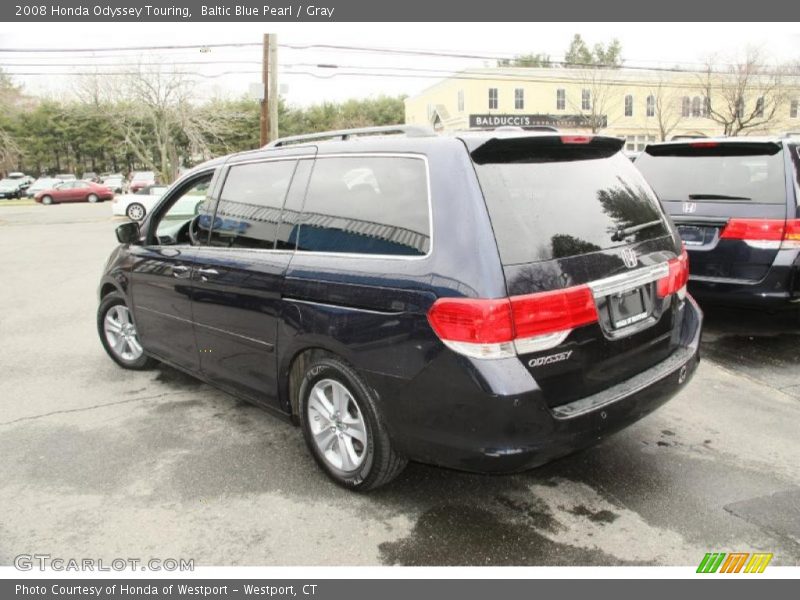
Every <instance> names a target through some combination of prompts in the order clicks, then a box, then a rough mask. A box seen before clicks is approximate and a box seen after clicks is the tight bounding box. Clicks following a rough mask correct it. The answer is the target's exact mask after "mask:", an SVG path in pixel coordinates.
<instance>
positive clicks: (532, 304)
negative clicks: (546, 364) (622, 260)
mask: <svg viewBox="0 0 800 600" xmlns="http://www.w3.org/2000/svg"><path fill="white" fill-rule="evenodd" d="M597 320H598V317H597V308H596V307H595V303H594V297H593V296H592V291H591V289H589V286H586V285H581V286H575V287H570V288H566V289H563V290H553V291H550V292H540V293H536V294H526V295H524V296H512V297H510V298H499V299H486V300H484V299H473V298H440V299H439V300H437V301H436V302H434V304H433V306H432V307H431V308H430V310H429V311H428V321H429V322H430V324H431V327H432V328H433V330H434V332H436V335H438V336H439V338H440V339H441V340H442V341H443V342H444V343H445V345H447V346H448V347H449V348H451V349H452V350H454V351H456V352H458V353H460V354H465V355H467V356H472V357H475V358H508V357H511V356H515V355H516V354H517V352H519V353H527V352H535V351H538V350H546V349H547V348H552V347H554V346H557V345H559V344H560V343H561V342H562V341H563V340H564V339H565V338H566V337H567V335H569V333H570V332H571V331H572V330H573V329H574V328H576V327H580V326H582V325H588V324H590V323H595V322H597Z"/></svg>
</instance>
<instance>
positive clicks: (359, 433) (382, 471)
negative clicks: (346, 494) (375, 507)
mask: <svg viewBox="0 0 800 600" xmlns="http://www.w3.org/2000/svg"><path fill="white" fill-rule="evenodd" d="M299 413H300V423H301V426H302V428H303V436H304V437H305V440H306V445H307V446H308V448H309V450H310V451H311V453H312V455H313V456H314V459H315V460H316V461H317V463H318V464H319V465H320V467H322V469H323V470H324V471H325V473H326V474H327V475H328V476H329V477H330V478H331V479H333V481H335V482H336V483H338V484H339V485H341V486H343V487H346V488H349V489H352V490H356V491H367V490H371V489H374V488H376V487H379V486H381V485H384V484H386V483H388V482H390V481H391V480H392V479H394V478H395V477H397V476H398V475H399V474H400V472H401V471H402V470H403V469H404V468H405V466H406V464H407V462H408V461H407V460H406V459H405V458H404V457H402V456H400V455H399V454H397V452H396V451H395V450H394V448H393V447H392V443H391V440H390V439H389V435H388V433H387V431H386V428H385V426H384V425H383V423H382V422H381V419H380V415H379V412H378V408H377V406H376V404H375V399H374V395H373V394H372V392H371V391H370V390H369V388H368V387H367V385H366V384H365V383H364V381H363V380H362V379H361V377H360V376H359V375H358V374H357V373H356V372H355V371H354V370H353V369H352V368H350V367H349V366H348V365H346V364H344V363H343V362H342V361H340V360H337V359H335V358H323V359H320V360H318V361H316V362H314V363H312V364H311V365H310V366H309V367H308V369H307V370H306V373H305V376H304V377H303V381H302V383H301V385H300V392H299Z"/></svg>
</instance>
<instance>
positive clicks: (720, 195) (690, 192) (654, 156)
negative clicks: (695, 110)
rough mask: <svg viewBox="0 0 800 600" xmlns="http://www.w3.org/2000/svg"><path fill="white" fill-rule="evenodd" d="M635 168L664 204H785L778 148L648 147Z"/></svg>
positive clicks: (782, 173)
mask: <svg viewBox="0 0 800 600" xmlns="http://www.w3.org/2000/svg"><path fill="white" fill-rule="evenodd" d="M636 166H637V167H638V168H639V170H640V171H641V172H642V173H643V174H644V176H645V178H646V179H647V181H648V182H649V183H650V185H651V186H653V189H654V190H655V192H656V194H658V197H659V198H660V199H661V200H663V201H683V202H686V201H693V202H743V203H748V204H751V203H752V204H783V203H785V202H786V182H785V170H784V161H783V152H782V151H781V147H780V145H778V144H773V143H767V144H757V143H753V144H750V143H747V144H745V143H737V144H716V145H714V144H713V143H712V144H709V145H703V144H702V143H701V144H676V145H666V146H649V147H648V148H647V149H646V150H645V152H644V153H642V155H641V156H640V157H639V159H638V160H637V161H636Z"/></svg>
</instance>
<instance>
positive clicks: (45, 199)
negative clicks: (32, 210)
mask: <svg viewBox="0 0 800 600" xmlns="http://www.w3.org/2000/svg"><path fill="white" fill-rule="evenodd" d="M52 203H53V198H52V196H42V204H52Z"/></svg>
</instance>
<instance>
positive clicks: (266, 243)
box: [210, 160, 297, 250]
mask: <svg viewBox="0 0 800 600" xmlns="http://www.w3.org/2000/svg"><path fill="white" fill-rule="evenodd" d="M296 164H297V161H295V160H278V161H271V162H262V163H249V164H244V165H234V166H232V167H231V168H230V170H229V171H228V176H227V177H226V178H225V184H224V185H223V187H222V192H221V193H220V198H219V203H218V204H217V211H216V214H215V216H214V222H213V227H212V229H211V241H210V243H211V245H212V246H230V247H234V248H256V249H268V250H271V249H273V248H274V247H275V239H276V236H277V229H278V222H279V221H280V216H281V209H282V208H283V201H284V199H285V198H286V192H287V191H288V189H289V184H290V183H291V182H292V175H293V174H294V169H295V166H296Z"/></svg>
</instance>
